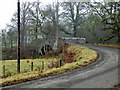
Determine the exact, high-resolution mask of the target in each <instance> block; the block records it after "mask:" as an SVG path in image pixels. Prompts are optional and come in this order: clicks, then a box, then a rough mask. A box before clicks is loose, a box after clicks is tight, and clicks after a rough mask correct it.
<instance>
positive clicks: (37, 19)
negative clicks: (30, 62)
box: [29, 1, 44, 53]
mask: <svg viewBox="0 0 120 90" xmlns="http://www.w3.org/2000/svg"><path fill="white" fill-rule="evenodd" d="M29 11H30V15H31V16H30V17H31V25H30V28H31V30H32V31H31V32H30V33H31V34H32V35H34V36H35V38H34V39H33V40H35V42H36V44H35V47H36V53H38V46H39V45H38V39H40V37H41V36H42V33H41V30H42V29H43V27H44V24H43V22H44V15H43V11H42V10H41V9H40V2H39V1H38V2H33V3H32V8H31V9H30V10H29Z"/></svg>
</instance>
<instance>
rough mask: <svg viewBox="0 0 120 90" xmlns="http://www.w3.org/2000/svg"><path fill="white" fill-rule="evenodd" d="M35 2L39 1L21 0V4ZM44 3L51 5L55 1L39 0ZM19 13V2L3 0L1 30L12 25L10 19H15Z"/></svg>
mask: <svg viewBox="0 0 120 90" xmlns="http://www.w3.org/2000/svg"><path fill="white" fill-rule="evenodd" d="M28 1H29V2H31V1H32V2H34V1H37V0H20V2H28ZM39 1H43V3H44V4H45V3H48V2H49V3H50V2H52V1H53V0H39ZM16 11H17V0H1V1H0V30H1V29H4V28H5V26H6V24H7V23H10V19H11V18H12V17H13V13H15V12H16Z"/></svg>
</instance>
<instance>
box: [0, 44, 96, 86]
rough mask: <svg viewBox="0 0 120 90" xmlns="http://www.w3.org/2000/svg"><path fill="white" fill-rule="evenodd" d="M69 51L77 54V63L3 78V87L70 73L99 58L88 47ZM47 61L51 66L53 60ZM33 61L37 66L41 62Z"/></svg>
mask: <svg viewBox="0 0 120 90" xmlns="http://www.w3.org/2000/svg"><path fill="white" fill-rule="evenodd" d="M67 50H68V52H72V53H75V54H74V59H75V62H71V63H65V64H64V65H63V66H61V67H57V68H55V67H53V68H44V69H38V70H37V69H34V70H33V71H29V72H26V73H25V72H24V73H20V74H17V73H16V74H14V75H11V76H9V77H6V78H2V81H1V84H2V86H8V85H13V84H17V83H22V82H25V81H30V80H34V79H40V78H43V77H46V76H51V75H57V74H61V73H64V72H68V71H71V70H74V69H76V68H80V67H83V66H86V65H88V64H91V63H92V62H94V61H96V60H97V58H98V53H97V52H96V51H94V50H91V49H89V48H87V47H80V46H78V45H70V46H69V47H68V48H67ZM72 58H73V57H72ZM58 59H59V58H58ZM58 59H55V60H54V62H56V61H57V60H58ZM47 60H48V61H47ZM47 60H46V63H48V64H50V62H49V61H51V60H53V59H51V60H50V58H49V59H47ZM21 61H22V60H21ZM31 61H34V63H35V62H36V64H39V63H38V61H41V60H40V59H38V60H31ZM31 61H30V62H31ZM44 61H45V60H44ZM11 62H16V60H14V61H11V60H9V61H8V62H7V61H6V62H3V63H2V64H6V65H10V64H11ZM25 62H26V63H27V61H26V60H23V62H22V63H23V65H24V66H23V67H24V68H25V66H26V63H25ZM21 65H22V64H21ZM13 66H14V65H11V68H16V67H13ZM36 66H37V65H36ZM9 68H10V67H9ZM13 71H14V70H13Z"/></svg>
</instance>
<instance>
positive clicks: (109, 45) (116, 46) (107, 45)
mask: <svg viewBox="0 0 120 90" xmlns="http://www.w3.org/2000/svg"><path fill="white" fill-rule="evenodd" d="M86 45H95V46H104V47H110V48H117V49H120V44H101V43H99V44H86Z"/></svg>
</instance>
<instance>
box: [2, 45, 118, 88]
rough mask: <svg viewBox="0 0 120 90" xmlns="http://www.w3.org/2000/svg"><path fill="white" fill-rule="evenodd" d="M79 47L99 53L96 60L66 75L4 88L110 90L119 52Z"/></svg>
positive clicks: (116, 82) (94, 47)
mask: <svg viewBox="0 0 120 90" xmlns="http://www.w3.org/2000/svg"><path fill="white" fill-rule="evenodd" d="M79 45H80V44H79ZM81 46H86V47H89V48H91V49H93V50H95V51H97V52H98V53H99V58H98V60H97V61H96V62H94V63H92V64H90V65H88V66H86V67H83V68H79V69H76V70H73V71H71V72H68V73H64V74H60V75H56V76H49V77H46V78H43V79H39V80H33V81H28V82H25V83H20V84H17V85H12V86H6V87H4V88H66V89H67V88H111V87H113V86H114V85H115V84H118V75H119V72H118V67H119V64H118V56H119V54H120V50H118V49H114V48H108V47H101V46H89V45H81Z"/></svg>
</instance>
